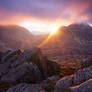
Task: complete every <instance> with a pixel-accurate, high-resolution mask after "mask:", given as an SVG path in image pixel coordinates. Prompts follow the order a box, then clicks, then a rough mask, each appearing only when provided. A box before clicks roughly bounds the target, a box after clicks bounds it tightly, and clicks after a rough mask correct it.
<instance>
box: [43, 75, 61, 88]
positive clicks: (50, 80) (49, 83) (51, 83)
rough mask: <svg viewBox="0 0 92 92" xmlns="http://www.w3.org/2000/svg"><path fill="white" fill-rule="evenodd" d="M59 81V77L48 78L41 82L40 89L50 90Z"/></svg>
mask: <svg viewBox="0 0 92 92" xmlns="http://www.w3.org/2000/svg"><path fill="white" fill-rule="evenodd" d="M59 79H60V77H59V76H50V77H48V78H47V79H45V80H43V81H42V82H41V85H42V88H43V89H45V90H50V89H51V90H52V89H54V86H55V84H56V82H57V81H58V80H59Z"/></svg>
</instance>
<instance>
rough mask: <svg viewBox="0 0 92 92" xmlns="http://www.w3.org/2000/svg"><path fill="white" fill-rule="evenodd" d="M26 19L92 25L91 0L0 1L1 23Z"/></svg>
mask: <svg viewBox="0 0 92 92" xmlns="http://www.w3.org/2000/svg"><path fill="white" fill-rule="evenodd" d="M21 17H22V18H21ZM28 18H29V19H33V18H34V19H35V18H36V19H39V20H48V21H55V20H57V19H58V20H61V22H62V21H70V22H88V23H92V21H91V20H92V0H0V20H1V22H2V23H5V22H8V21H9V20H11V22H15V20H17V22H18V21H23V20H26V19H28Z"/></svg>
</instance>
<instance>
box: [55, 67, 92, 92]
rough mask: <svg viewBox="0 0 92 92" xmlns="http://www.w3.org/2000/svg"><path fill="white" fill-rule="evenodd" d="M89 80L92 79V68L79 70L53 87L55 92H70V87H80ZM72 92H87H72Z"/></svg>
mask: <svg viewBox="0 0 92 92" xmlns="http://www.w3.org/2000/svg"><path fill="white" fill-rule="evenodd" d="M91 78H92V66H90V67H88V68H85V69H80V70H79V71H77V72H76V73H75V74H74V75H70V76H67V77H64V78H62V79H61V80H59V81H58V82H57V83H56V85H55V92H71V91H70V89H69V88H70V87H75V86H77V85H81V84H82V83H84V82H85V81H87V80H89V79H91ZM62 90H63V91H62ZM81 90H82V89H81ZM83 90H84V89H83ZM73 92H88V91H73ZM90 92H91V91H90Z"/></svg>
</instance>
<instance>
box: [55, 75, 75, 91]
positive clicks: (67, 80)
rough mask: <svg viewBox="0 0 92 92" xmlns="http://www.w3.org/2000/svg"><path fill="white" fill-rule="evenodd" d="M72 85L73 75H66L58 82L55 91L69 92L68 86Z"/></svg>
mask: <svg viewBox="0 0 92 92" xmlns="http://www.w3.org/2000/svg"><path fill="white" fill-rule="evenodd" d="M72 85H73V75H71V76H67V77H64V78H62V79H61V80H59V81H58V82H57V83H56V85H55V92H69V90H68V88H69V87H70V86H72ZM66 90H68V91H66Z"/></svg>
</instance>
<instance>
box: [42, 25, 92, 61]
mask: <svg viewBox="0 0 92 92" xmlns="http://www.w3.org/2000/svg"><path fill="white" fill-rule="evenodd" d="M91 47H92V27H90V26H89V25H87V24H71V25H69V26H67V27H61V28H60V29H59V30H58V31H57V33H56V35H52V36H51V37H50V38H49V40H48V42H47V43H45V44H44V45H43V46H42V48H43V50H44V53H45V54H46V55H47V56H49V57H51V58H52V56H53V57H56V56H57V57H58V59H59V58H60V59H59V60H61V59H62V60H63V59H69V58H80V57H82V56H83V57H85V56H87V55H92V48H91ZM48 53H49V54H48ZM50 54H51V55H52V56H50ZM57 57H56V58H57ZM54 59H55V58H54Z"/></svg>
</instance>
